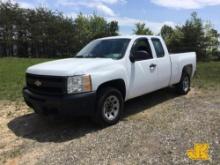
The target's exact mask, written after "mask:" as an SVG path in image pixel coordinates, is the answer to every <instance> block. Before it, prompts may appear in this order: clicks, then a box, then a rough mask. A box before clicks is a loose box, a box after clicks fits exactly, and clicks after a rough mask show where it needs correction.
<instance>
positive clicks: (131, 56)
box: [130, 53, 135, 63]
mask: <svg viewBox="0 0 220 165" xmlns="http://www.w3.org/2000/svg"><path fill="white" fill-rule="evenodd" d="M130 61H131V62H132V63H134V62H135V57H134V54H133V53H131V54H130Z"/></svg>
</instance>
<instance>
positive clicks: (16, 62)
mask: <svg viewBox="0 0 220 165" xmlns="http://www.w3.org/2000/svg"><path fill="white" fill-rule="evenodd" d="M44 61H48V59H30V58H0V100H13V101H14V100H21V99H22V88H23V86H24V84H25V83H24V80H25V70H26V69H27V67H28V66H31V65H33V64H37V63H41V62H44Z"/></svg>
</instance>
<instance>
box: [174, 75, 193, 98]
mask: <svg viewBox="0 0 220 165" xmlns="http://www.w3.org/2000/svg"><path fill="white" fill-rule="evenodd" d="M190 85H191V82H190V76H189V74H187V73H186V72H183V74H182V76H181V80H180V82H179V83H178V84H177V85H176V89H177V93H179V94H182V95H185V94H187V93H188V92H189V91H190Z"/></svg>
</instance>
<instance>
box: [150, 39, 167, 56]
mask: <svg viewBox="0 0 220 165" xmlns="http://www.w3.org/2000/svg"><path fill="white" fill-rule="evenodd" d="M151 40H152V42H153V45H154V49H155V51H156V54H157V57H158V58H160V57H164V55H165V52H164V49H163V46H162V44H161V42H160V39H158V38H152V39H151Z"/></svg>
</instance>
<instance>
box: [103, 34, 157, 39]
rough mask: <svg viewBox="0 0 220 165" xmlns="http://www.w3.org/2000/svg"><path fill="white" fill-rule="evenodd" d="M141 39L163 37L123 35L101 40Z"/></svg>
mask: <svg viewBox="0 0 220 165" xmlns="http://www.w3.org/2000/svg"><path fill="white" fill-rule="evenodd" d="M140 37H147V38H152V37H155V38H161V36H156V35H121V36H111V37H104V38H100V39H102V40H103V39H120V38H127V39H136V38H140Z"/></svg>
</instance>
